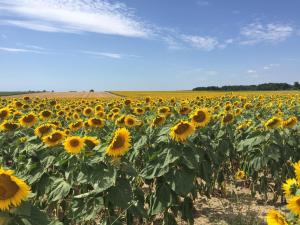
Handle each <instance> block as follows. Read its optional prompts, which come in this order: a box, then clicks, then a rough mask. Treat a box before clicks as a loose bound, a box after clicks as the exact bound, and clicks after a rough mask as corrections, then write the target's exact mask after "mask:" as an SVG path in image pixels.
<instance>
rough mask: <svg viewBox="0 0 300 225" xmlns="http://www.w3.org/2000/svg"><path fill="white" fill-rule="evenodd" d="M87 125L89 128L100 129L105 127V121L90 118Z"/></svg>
mask: <svg viewBox="0 0 300 225" xmlns="http://www.w3.org/2000/svg"><path fill="white" fill-rule="evenodd" d="M88 124H89V126H90V127H98V128H102V127H104V125H105V120H103V119H98V118H90V119H88Z"/></svg>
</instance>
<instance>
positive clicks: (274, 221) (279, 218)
mask: <svg viewBox="0 0 300 225" xmlns="http://www.w3.org/2000/svg"><path fill="white" fill-rule="evenodd" d="M267 223H268V225H288V223H287V222H286V220H285V218H284V216H283V215H282V214H281V213H280V212H278V211H276V210H274V209H273V210H270V211H269V212H268V214H267Z"/></svg>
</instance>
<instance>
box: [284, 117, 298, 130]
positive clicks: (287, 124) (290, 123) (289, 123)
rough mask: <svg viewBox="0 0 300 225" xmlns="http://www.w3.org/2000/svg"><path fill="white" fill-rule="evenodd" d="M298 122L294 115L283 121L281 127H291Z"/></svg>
mask: <svg viewBox="0 0 300 225" xmlns="http://www.w3.org/2000/svg"><path fill="white" fill-rule="evenodd" d="M297 123H298V119H297V117H296V116H293V117H290V118H288V119H287V120H285V121H283V124H282V125H283V127H285V128H293V127H294V126H296V125H297Z"/></svg>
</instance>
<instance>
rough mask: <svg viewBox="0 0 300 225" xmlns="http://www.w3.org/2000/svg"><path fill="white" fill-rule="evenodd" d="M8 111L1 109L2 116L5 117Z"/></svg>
mask: <svg viewBox="0 0 300 225" xmlns="http://www.w3.org/2000/svg"><path fill="white" fill-rule="evenodd" d="M7 114H8V112H7V111H4V110H3V111H1V112H0V118H5V117H6V116H7Z"/></svg>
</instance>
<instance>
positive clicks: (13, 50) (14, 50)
mask: <svg viewBox="0 0 300 225" xmlns="http://www.w3.org/2000/svg"><path fill="white" fill-rule="evenodd" d="M0 52H8V53H37V54H42V52H41V51H36V50H32V49H25V48H8V47H0Z"/></svg>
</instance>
